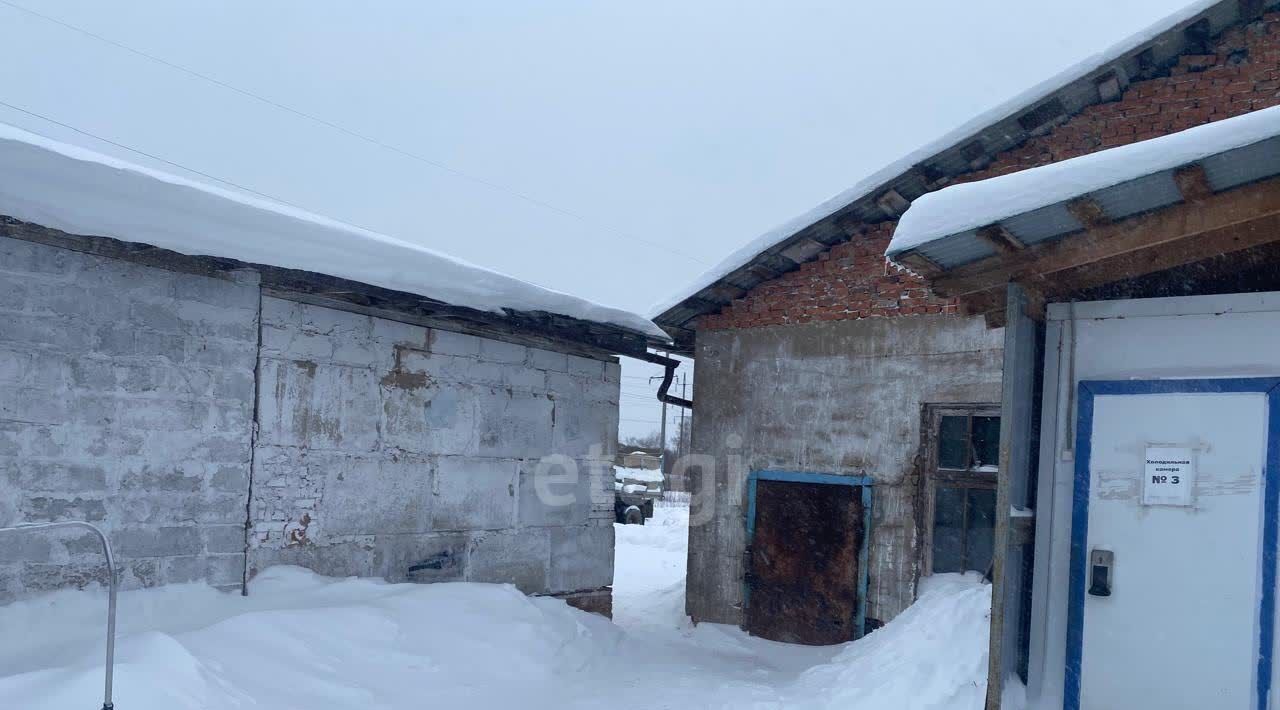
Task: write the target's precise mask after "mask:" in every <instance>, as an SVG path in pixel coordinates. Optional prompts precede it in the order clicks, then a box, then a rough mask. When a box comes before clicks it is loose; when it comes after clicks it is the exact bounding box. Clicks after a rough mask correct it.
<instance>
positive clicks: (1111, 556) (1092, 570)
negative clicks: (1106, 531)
mask: <svg viewBox="0 0 1280 710" xmlns="http://www.w3.org/2000/svg"><path fill="white" fill-rule="evenodd" d="M1114 567H1115V553H1113V552H1112V551H1111V550H1097V549H1095V550H1093V551H1092V552H1090V553H1089V594H1090V595H1091V596H1095V597H1109V596H1111V584H1112V581H1113V580H1114V577H1115V575H1114V574H1113V572H1114Z"/></svg>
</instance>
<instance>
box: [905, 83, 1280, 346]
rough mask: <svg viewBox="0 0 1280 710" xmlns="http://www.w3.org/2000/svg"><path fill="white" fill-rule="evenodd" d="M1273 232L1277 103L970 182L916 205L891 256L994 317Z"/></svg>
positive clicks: (968, 307) (1274, 235) (1279, 224)
mask: <svg viewBox="0 0 1280 710" xmlns="http://www.w3.org/2000/svg"><path fill="white" fill-rule="evenodd" d="M1275 242H1280V107H1274V108H1270V109H1263V110H1261V111H1255V112H1253V113H1249V114H1245V115H1243V116H1237V117H1235V118H1230V119H1225V120H1222V121H1218V122H1216V123H1210V124H1205V125H1202V126H1197V127H1195V128H1192V129H1189V130H1186V131H1182V132H1179V133H1174V134H1170V135H1167V136H1161V137H1159V138H1153V139H1151V140H1148V141H1142V142H1139V143H1132V144H1130V145H1125V146H1121V147H1118V148H1112V149H1110V150H1105V151H1100V152H1098V153H1093V154H1090V155H1086V156H1082V157H1079V158H1074V159H1072V160H1066V161H1062V162H1060V163H1053V164H1050V165H1045V166H1042V167H1038V168H1031V169H1029V170H1024V171H1021V172H1018V173H1010V174H1007V175H1002V176H1000V177H995V178H991V179H988V180H983V181H979V182H974V183H968V184H963V185H955V186H952V187H948V188H946V189H943V190H939V191H938V192H936V193H932V194H930V195H927V196H925V197H923V198H922V199H920V200H919V201H917V202H916V203H915V204H914V205H912V207H911V209H909V210H908V211H907V212H906V214H904V215H903V217H902V219H901V221H900V222H899V223H898V228H897V230H896V231H895V233H894V237H893V241H892V242H891V244H890V245H889V250H888V253H887V256H888V258H889V259H890V260H891V261H893V262H894V263H896V264H899V265H901V266H903V267H905V268H907V269H909V270H911V271H914V272H916V273H918V274H919V275H921V276H923V277H924V278H925V279H926V280H927V281H928V282H929V285H930V287H931V288H932V289H933V290H934V292H936V293H937V294H938V295H941V296H948V297H953V298H959V299H960V301H961V306H962V311H963V312H965V313H969V314H984V315H987V317H988V322H989V323H991V324H993V325H998V324H999V323H1000V322H1001V319H1002V316H1003V312H1004V300H1005V292H1006V285H1007V284H1008V283H1010V282H1017V283H1019V284H1022V285H1023V286H1025V287H1026V288H1027V290H1028V291H1030V292H1032V293H1034V294H1036V295H1037V296H1038V300H1042V301H1043V300H1049V301H1051V300H1063V299H1065V298H1067V297H1069V296H1070V295H1071V294H1074V293H1079V292H1081V291H1085V290H1088V289H1093V288H1097V287H1100V286H1104V285H1106V284H1110V283H1114V282H1117V281H1122V280H1128V279H1133V278H1136V277H1140V276H1145V275H1147V274H1153V273H1156V272H1159V271H1165V270H1168V269H1173V268H1176V267H1179V266H1184V265H1187V264H1193V263H1196V262H1200V261H1203V260H1205V259H1209V258H1211V257H1214V256H1218V255H1222V254H1230V253H1233V252H1238V251H1241V250H1244V249H1250V248H1253V247H1258V246H1262V245H1264V244H1271V243H1275Z"/></svg>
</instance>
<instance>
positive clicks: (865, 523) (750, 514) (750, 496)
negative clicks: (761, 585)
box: [742, 471, 871, 638]
mask: <svg viewBox="0 0 1280 710" xmlns="http://www.w3.org/2000/svg"><path fill="white" fill-rule="evenodd" d="M758 481H780V482H783V483H821V484H826V485H832V486H853V487H861V488H862V531H863V532H862V540H860V541H859V548H858V601H857V609H858V612H857V618H855V619H854V630H855V631H856V632H857V634H858V637H859V638H861V637H862V635H863V633H864V631H865V630H866V622H867V579H868V576H867V562H868V561H869V559H870V557H871V555H870V545H871V479H870V478H868V477H866V476H838V475H836V474H833V473H804V472H797V471H752V472H751V475H749V476H748V477H747V545H748V547H749V546H750V545H751V543H752V541H753V540H754V539H755V535H756V483H757V482H758ZM744 577H745V575H744ZM742 598H743V600H745V601H746V602H747V604H750V603H751V586H750V585H748V584H747V582H746V580H745V578H744V579H743V582H742Z"/></svg>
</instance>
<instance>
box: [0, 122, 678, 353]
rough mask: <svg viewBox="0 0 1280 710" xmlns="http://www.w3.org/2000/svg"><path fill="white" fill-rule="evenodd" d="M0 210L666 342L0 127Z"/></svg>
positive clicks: (313, 218) (278, 210)
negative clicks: (549, 316) (550, 316)
mask: <svg viewBox="0 0 1280 710" xmlns="http://www.w3.org/2000/svg"><path fill="white" fill-rule="evenodd" d="M0 214H3V215H7V216H9V217H13V218H16V219H19V220H22V221H25V222H32V223H35V224H40V225H42V226H45V227H51V228H54V229H59V230H62V231H65V232H69V233H71V234H79V235H86V236H98V237H113V238H116V239H120V240H123V241H129V242H141V243H144V244H150V245H152V246H156V247H161V248H164V249H169V250H172V251H176V252H180V253H182V254H188V255H192V256H212V257H222V258H228V259H236V260H239V261H243V262H248V263H252V264H263V265H267V266H275V267H280V268H287V269H298V270H302V271H310V272H314V273H320V274H326V275H329V276H335V277H339V278H344V279H349V280H352V281H359V282H362V283H365V284H370V285H373V286H379V287H382V288H387V289H393V290H396V291H403V292H406V293H412V294H415V295H418V296H423V297H426V298H430V299H434V300H437V301H441V302H444V303H448V304H451V305H454V306H462V307H467V308H473V309H476V310H482V311H490V312H497V313H501V312H502V311H503V310H504V309H510V310H513V311H524V312H546V313H554V314H559V315H562V316H568V317H571V318H577V319H581V320H584V321H591V322H594V323H600V324H605V325H609V326H614V327H617V328H622V329H625V330H629V331H633V332H636V333H641V334H644V335H646V336H648V337H650V338H660V339H662V340H666V334H665V333H664V332H663V331H662V330H661V329H659V328H658V327H657V326H656V325H654V324H653V323H652V322H651V321H649V320H648V319H646V318H644V317H642V316H639V315H636V314H634V313H630V312H627V311H624V310H620V309H617V308H611V307H608V306H603V305H600V304H597V303H592V302H591V301H587V300H585V299H582V298H578V297H576V296H570V295H568V294H565V293H560V292H559V291H553V290H551V289H547V288H543V287H541V286H535V285H533V284H530V283H526V282H524V281H521V280H519V279H516V278H512V277H510V276H506V275H504V274H500V273H498V272H496V271H492V270H489V269H486V268H483V267H480V266H476V265H474V264H470V263H467V262H465V261H462V260H459V259H455V258H453V257H450V256H447V255H445V254H442V253H440V252H437V251H435V250H433V249H429V248H427V247H424V246H420V245H417V244H412V243H410V242H406V241H403V240H401V239H397V238H395V237H389V236H387V235H384V234H378V233H377V232H372V231H369V230H366V229H361V228H359V227H354V226H351V225H348V224H344V223H342V222H339V221H337V220H333V219H330V218H327V217H322V216H320V215H316V214H312V213H309V212H306V211H303V210H300V209H296V208H293V207H289V206H286V205H281V204H279V203H276V202H271V201H269V200H265V199H259V198H256V197H252V196H249V195H245V194H241V193H237V192H232V191H229V190H224V189H222V188H218V187H213V186H211V185H207V184H202V183H199V182H195V181H192V180H188V179H186V178H183V177H179V176H176V175H170V174H167V173H164V172H160V171H157V170H153V169H150V168H146V167H142V166H139V165H135V164H132V163H129V162H127V161H124V160H120V159H118V158H113V157H110V156H106V155H102V154H100V153H97V152H94V151H91V150H88V149H85V148H80V147H76V146H72V145H67V144H65V143H59V142H57V141H53V140H50V139H48V138H44V137H42V136H38V135H35V134H33V133H29V132H27V131H24V130H21V129H18V128H15V127H12V126H7V125H3V124H0Z"/></svg>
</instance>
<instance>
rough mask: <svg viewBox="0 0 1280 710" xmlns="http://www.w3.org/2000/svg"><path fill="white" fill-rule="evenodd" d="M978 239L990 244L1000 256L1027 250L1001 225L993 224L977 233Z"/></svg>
mask: <svg viewBox="0 0 1280 710" xmlns="http://www.w3.org/2000/svg"><path fill="white" fill-rule="evenodd" d="M977 235H978V239H981V240H982V241H984V242H986V243H987V244H990V245H991V246H992V248H994V249H995V250H996V252H997V253H1000V254H1013V253H1015V252H1020V251H1022V250H1023V249H1026V248H1027V245H1026V244H1023V243H1022V241H1021V240H1020V239H1018V238H1017V237H1015V236H1013V234H1012V233H1010V232H1009V230H1007V229H1005V228H1004V227H1003V226H1001V225H999V224H992V225H988V226H986V227H983V228H982V229H979V230H978V231H977Z"/></svg>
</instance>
